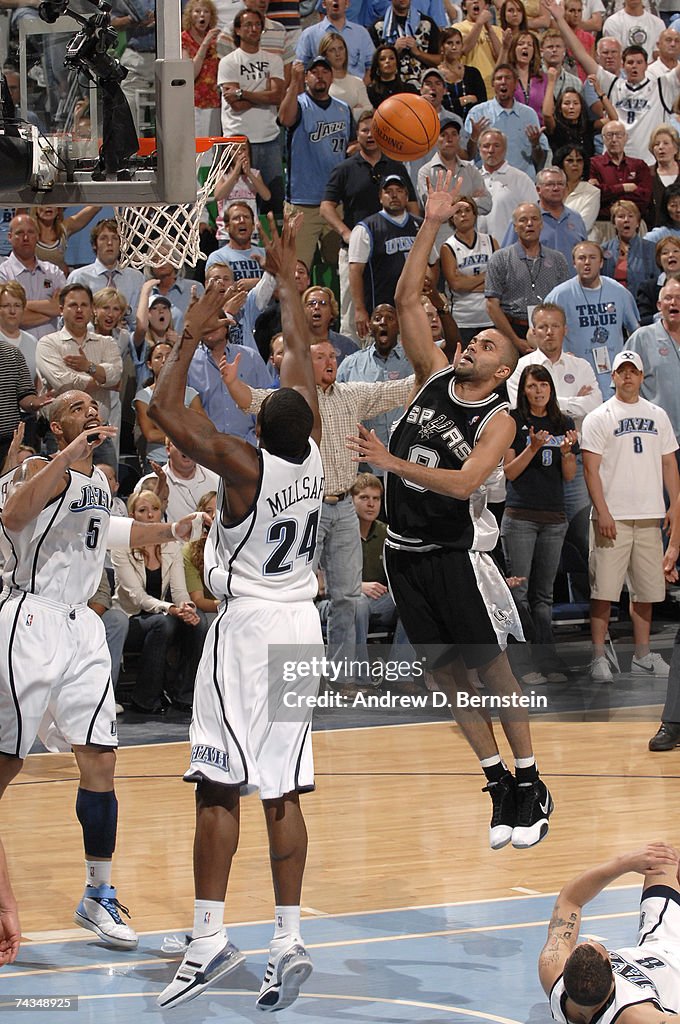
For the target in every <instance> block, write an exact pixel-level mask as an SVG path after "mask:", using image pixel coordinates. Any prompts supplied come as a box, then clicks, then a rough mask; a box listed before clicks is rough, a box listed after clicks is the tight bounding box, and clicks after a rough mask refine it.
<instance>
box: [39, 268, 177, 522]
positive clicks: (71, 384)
mask: <svg viewBox="0 0 680 1024" xmlns="http://www.w3.org/2000/svg"><path fill="white" fill-rule="evenodd" d="M59 308H60V311H61V315H62V317H63V320H64V326H63V328H62V330H60V331H55V332H54V333H53V334H45V335H44V336H43V337H42V338H40V340H39V341H38V345H37V348H36V352H35V360H36V367H37V370H38V373H39V374H40V376H41V377H42V378H43V380H44V381H45V382H46V383H47V386H48V387H49V388H51V389H52V390H53V391H54V392H55V393H56V394H57V395H60V394H62V392H64V391H84V392H85V393H86V394H88V395H91V396H92V398H93V399H94V400H95V401H96V402H97V405H98V407H99V415H100V418H101V421H102V423H105V424H106V423H108V424H109V425H110V426H112V427H117V428H118V429H119V430H120V403H117V404H116V403H114V397H117V394H118V385H119V384H120V379H121V377H122V375H123V361H122V359H121V356H120V350H119V348H118V345H117V343H116V341H115V340H114V339H113V338H107V337H104V335H101V334H95V333H94V332H93V331H91V330H90V329H89V324H90V323H91V322H92V292H91V291H90V289H89V288H88V287H87V285H82V284H77V283H76V284H70V285H66V287H65V288H63V289H62V291H61V295H60V297H59ZM112 410H113V411H114V413H115V412H117V415H118V422H116V417H115V415H114V416H112ZM117 451H118V448H117V439H115V440H114V441H113V442H111V441H110V440H109V439H108V438H107V439H106V441H105V442H104V443H103V444H101V445H99V447H98V448H97V449H96V452H97V462H107V463H108V464H109V465H111V466H113V468H114V469H115V468H116V465H117V457H116V456H117ZM191 511H192V512H195V511H196V509H195V508H192V510H191Z"/></svg>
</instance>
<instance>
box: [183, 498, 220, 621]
mask: <svg viewBox="0 0 680 1024" xmlns="http://www.w3.org/2000/svg"><path fill="white" fill-rule="evenodd" d="M196 508H197V511H198V512H205V513H206V515H209V516H210V522H212V521H213V519H214V518H215V513H216V512H217V491H207V493H206V494H204V495H202V496H201V498H200V500H199V502H198V505H197V506H196ZM206 537H207V533H204V534H203V536H202V537H199V538H198V540H192V541H189V543H188V544H185V545H184V547H183V548H182V556H183V558H184V577H185V579H186V584H187V590H188V591H189V597H190V599H191V601H193V603H194V604H195V605H196V607H197V608H198V610H199V611H201V612H203V613H204V615H205V616H206V620H207V621H208V623H210V622H212V620H213V619H214V617H215V615H216V614H217V609H218V608H219V606H220V602H219V601H218V600H217V598H215V597H213V595H212V594H211V593H210V591H209V590H208V589H207V587H206V585H205V582H204V576H203V551H204V549H205V541H206Z"/></svg>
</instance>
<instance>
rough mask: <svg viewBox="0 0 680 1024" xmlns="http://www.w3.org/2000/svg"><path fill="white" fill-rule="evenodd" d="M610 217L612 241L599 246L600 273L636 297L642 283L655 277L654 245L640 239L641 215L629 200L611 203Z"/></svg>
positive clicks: (656, 272) (656, 271)
mask: <svg viewBox="0 0 680 1024" xmlns="http://www.w3.org/2000/svg"><path fill="white" fill-rule="evenodd" d="M610 216H611V222H612V224H613V226H614V237H613V238H611V239H610V240H609V241H608V242H606V243H605V244H604V245H603V246H602V248H603V251H604V264H603V266H602V273H603V274H605V275H606V276H607V277H613V278H614V280H615V281H618V282H619V284H622V285H623V287H624V288H627V289H628V291H629V292H630V293H631V295H637V292H638V288H639V287H640V285H641V284H642V282H643V281H649V280H650V278H654V277H656V276H657V274H658V270H657V266H656V262H655V260H654V245H653V243H652V242H648V241H646V240H645V239H644V238H641V237H640V221H641V216H640V211H639V209H638V208H637V206H636V205H635V203H633V202H631V200H630V199H619V200H618V201H617V202H616V203H613V205H612V208H611V214H610Z"/></svg>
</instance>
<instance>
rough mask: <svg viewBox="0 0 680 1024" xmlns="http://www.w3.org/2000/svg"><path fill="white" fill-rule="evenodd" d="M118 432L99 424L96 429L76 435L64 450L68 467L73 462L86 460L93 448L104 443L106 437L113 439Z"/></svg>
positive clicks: (88, 429)
mask: <svg viewBox="0 0 680 1024" xmlns="http://www.w3.org/2000/svg"><path fill="white" fill-rule="evenodd" d="M117 433H118V431H117V430H116V428H115V427H104V426H102V425H101V424H100V425H99V426H97V427H94V426H93V427H88V428H87V430H83V432H82V434H78V436H77V437H76V438H74V440H73V441H71V443H70V444H68V445H66V447H65V448H64V455H65V456H66V458H67V459H68V464H69V466H72V465H73V463H74V462H80V460H81V459H86V458H87V457H88V456H89V455H91V454H92V452H93V451H94V450H95V448H98V447H99V445H100V444H103V443H104V441H106V439H107V437H115V436H116V434H117Z"/></svg>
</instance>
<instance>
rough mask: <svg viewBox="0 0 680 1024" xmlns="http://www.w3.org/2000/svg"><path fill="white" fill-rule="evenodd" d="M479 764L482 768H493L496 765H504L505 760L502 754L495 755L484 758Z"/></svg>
mask: <svg viewBox="0 0 680 1024" xmlns="http://www.w3.org/2000/svg"><path fill="white" fill-rule="evenodd" d="M479 763H480V765H481V766H482V768H493V766H494V765H496V764H503V765H504V762H503V759H502V758H501V755H500V754H494V755H493V756H492V757H483V758H482V759H481V760H480V762H479ZM504 767H505V765H504Z"/></svg>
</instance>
